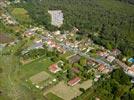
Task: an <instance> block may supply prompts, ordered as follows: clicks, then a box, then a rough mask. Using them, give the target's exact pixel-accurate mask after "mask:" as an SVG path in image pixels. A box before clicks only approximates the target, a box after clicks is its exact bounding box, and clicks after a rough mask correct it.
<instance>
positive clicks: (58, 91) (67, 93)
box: [44, 81, 81, 100]
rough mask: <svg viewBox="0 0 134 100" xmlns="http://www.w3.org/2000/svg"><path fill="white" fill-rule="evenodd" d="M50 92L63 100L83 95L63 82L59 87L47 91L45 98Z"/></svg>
mask: <svg viewBox="0 0 134 100" xmlns="http://www.w3.org/2000/svg"><path fill="white" fill-rule="evenodd" d="M50 92H51V93H53V94H55V95H56V96H58V97H60V98H62V99H63V100H71V99H73V98H74V97H77V96H79V95H80V94H81V92H80V91H79V89H76V88H72V87H70V86H68V85H67V84H66V83H64V82H63V81H61V82H60V83H58V84H57V85H55V86H54V87H52V88H51V89H49V90H48V91H45V92H44V96H45V95H46V94H48V93H50Z"/></svg>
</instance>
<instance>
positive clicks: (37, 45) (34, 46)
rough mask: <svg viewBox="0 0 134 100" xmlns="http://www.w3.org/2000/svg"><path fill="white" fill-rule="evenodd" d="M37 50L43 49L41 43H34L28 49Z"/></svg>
mask: <svg viewBox="0 0 134 100" xmlns="http://www.w3.org/2000/svg"><path fill="white" fill-rule="evenodd" d="M39 48H43V43H42V42H38V43H35V44H34V45H33V46H31V47H30V49H39Z"/></svg>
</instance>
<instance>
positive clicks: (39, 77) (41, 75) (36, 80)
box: [30, 71, 50, 84]
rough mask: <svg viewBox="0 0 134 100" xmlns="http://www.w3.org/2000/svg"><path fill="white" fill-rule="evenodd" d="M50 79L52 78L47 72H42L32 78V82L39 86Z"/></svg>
mask: <svg viewBox="0 0 134 100" xmlns="http://www.w3.org/2000/svg"><path fill="white" fill-rule="evenodd" d="M49 78H50V75H49V74H48V73H46V72H45V71H42V72H40V73H38V74H36V75H34V76H32V77H30V80H31V81H32V83H34V84H39V83H41V82H42V81H46V80H47V79H49Z"/></svg>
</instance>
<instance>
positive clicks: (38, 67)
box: [21, 56, 53, 78]
mask: <svg viewBox="0 0 134 100" xmlns="http://www.w3.org/2000/svg"><path fill="white" fill-rule="evenodd" d="M51 64H53V62H52V61H51V60H49V59H48V58H47V57H45V56H43V57H41V58H39V59H36V60H34V61H33V62H30V63H29V64H25V65H23V66H22V67H21V73H22V74H23V76H22V78H29V77H30V76H32V75H34V74H37V73H39V72H41V71H43V70H44V71H48V67H49V66H50V65H51Z"/></svg>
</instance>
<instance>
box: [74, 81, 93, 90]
mask: <svg viewBox="0 0 134 100" xmlns="http://www.w3.org/2000/svg"><path fill="white" fill-rule="evenodd" d="M91 86H92V80H87V81H84V82H82V83H81V84H77V85H76V86H74V87H73V88H76V89H78V90H79V88H83V89H85V90H87V89H88V88H90V87H91Z"/></svg>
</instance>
